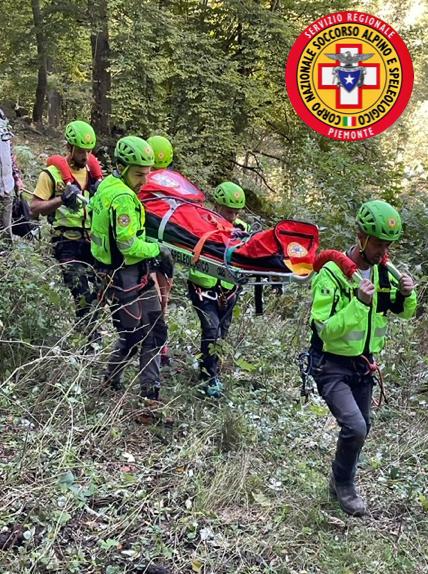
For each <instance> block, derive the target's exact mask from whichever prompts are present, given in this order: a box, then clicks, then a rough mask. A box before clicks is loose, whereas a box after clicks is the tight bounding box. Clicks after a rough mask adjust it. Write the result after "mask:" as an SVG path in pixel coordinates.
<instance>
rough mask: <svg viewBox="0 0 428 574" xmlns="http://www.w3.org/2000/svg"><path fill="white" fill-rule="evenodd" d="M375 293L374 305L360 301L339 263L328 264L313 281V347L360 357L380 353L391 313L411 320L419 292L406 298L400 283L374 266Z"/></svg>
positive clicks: (385, 269) (385, 271)
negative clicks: (388, 315) (400, 289)
mask: <svg viewBox="0 0 428 574" xmlns="http://www.w3.org/2000/svg"><path fill="white" fill-rule="evenodd" d="M371 281H372V283H373V284H374V286H375V293H374V296H373V300H372V303H371V305H365V304H364V303H362V302H361V301H360V300H359V299H358V298H357V290H358V285H357V284H356V283H354V282H351V281H350V280H349V279H348V278H347V277H346V275H344V273H343V272H342V271H341V270H340V268H339V267H338V265H336V263H333V262H332V261H330V262H328V263H327V264H326V265H324V267H323V268H322V269H321V271H320V272H319V273H317V275H315V277H314V279H313V280H312V294H313V298H312V310H311V324H312V329H313V332H314V334H313V337H312V345H313V346H315V347H318V348H319V349H320V350H322V351H325V352H328V353H334V354H335V355H343V356H346V357H357V356H360V355H362V354H368V353H378V352H379V351H381V350H382V349H383V347H384V345H385V335H386V331H387V323H388V318H387V314H388V312H389V311H390V312H392V313H395V314H396V315H398V316H399V317H402V318H403V319H410V318H411V317H413V316H414V314H415V311H416V293H415V291H413V292H412V293H411V294H410V295H409V296H408V297H403V295H401V293H400V291H399V285H398V281H397V280H396V279H395V278H394V277H393V276H392V275H391V274H390V273H389V272H388V270H387V268H386V267H385V266H384V265H374V266H373V267H372V277H371Z"/></svg>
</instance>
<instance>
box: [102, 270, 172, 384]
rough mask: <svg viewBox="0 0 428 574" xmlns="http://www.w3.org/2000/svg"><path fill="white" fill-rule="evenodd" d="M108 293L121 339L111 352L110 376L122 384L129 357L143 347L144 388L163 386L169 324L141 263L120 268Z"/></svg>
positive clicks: (141, 370)
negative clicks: (162, 360)
mask: <svg viewBox="0 0 428 574" xmlns="http://www.w3.org/2000/svg"><path fill="white" fill-rule="evenodd" d="M108 297H109V299H110V305H111V310H112V317H113V324H114V326H115V327H116V329H117V332H118V334H119V341H118V343H117V345H116V348H115V349H114V351H113V353H112V354H111V356H110V359H109V363H108V367H107V379H108V380H109V381H110V382H111V383H113V384H120V382H121V379H122V375H123V371H124V369H125V367H126V364H127V363H128V361H129V359H130V358H131V357H133V356H134V355H135V353H136V352H137V349H138V346H139V344H140V343H141V349H140V369H139V380H140V384H141V387H142V389H143V390H146V389H151V388H159V386H160V375H159V370H160V350H161V348H162V347H163V345H164V344H165V342H166V338H167V327H166V323H165V321H164V318H163V314H162V310H161V305H160V301H159V295H158V292H157V290H156V288H155V286H154V283H153V281H152V280H151V279H149V278H148V276H147V273H146V269H143V268H142V265H140V264H137V265H130V266H127V267H123V268H122V269H120V270H117V271H116V272H115V273H114V275H113V278H112V287H111V288H110V289H109V294H108Z"/></svg>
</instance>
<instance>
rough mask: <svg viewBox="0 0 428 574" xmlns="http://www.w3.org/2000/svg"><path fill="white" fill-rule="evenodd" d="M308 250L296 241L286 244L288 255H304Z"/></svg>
mask: <svg viewBox="0 0 428 574" xmlns="http://www.w3.org/2000/svg"><path fill="white" fill-rule="evenodd" d="M307 254H308V250H307V249H306V248H305V247H303V245H300V243H297V241H291V242H290V243H289V244H288V246H287V255H288V257H306V255H307Z"/></svg>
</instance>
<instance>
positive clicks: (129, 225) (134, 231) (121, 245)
mask: <svg viewBox="0 0 428 574" xmlns="http://www.w3.org/2000/svg"><path fill="white" fill-rule="evenodd" d="M141 209H144V208H143V207H141ZM110 217H111V225H112V229H113V230H114V235H115V239H116V245H117V248H118V249H119V251H120V252H121V253H122V255H127V256H129V257H136V258H140V259H151V258H153V257H157V256H158V255H159V253H160V249H159V245H158V244H157V243H150V242H148V241H146V238H145V233H144V231H142V230H141V222H140V214H139V213H138V212H137V211H136V209H135V203H134V202H133V200H132V198H130V197H127V196H125V195H122V196H120V202H119V201H116V202H113V203H112V206H111V211H110Z"/></svg>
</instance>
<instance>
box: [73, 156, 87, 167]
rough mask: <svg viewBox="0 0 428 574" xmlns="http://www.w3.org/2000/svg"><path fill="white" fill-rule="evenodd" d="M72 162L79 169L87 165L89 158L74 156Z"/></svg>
mask: <svg viewBox="0 0 428 574" xmlns="http://www.w3.org/2000/svg"><path fill="white" fill-rule="evenodd" d="M71 163H72V164H73V165H74V167H77V169H83V168H84V167H86V163H87V160H86V159H82V160H75V159H74V158H72V160H71Z"/></svg>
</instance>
